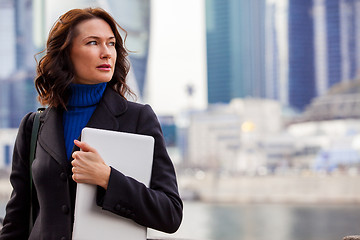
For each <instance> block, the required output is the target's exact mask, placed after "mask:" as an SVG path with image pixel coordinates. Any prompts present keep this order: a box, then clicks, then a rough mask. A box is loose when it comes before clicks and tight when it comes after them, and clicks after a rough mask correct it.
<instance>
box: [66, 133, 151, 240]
mask: <svg viewBox="0 0 360 240" xmlns="http://www.w3.org/2000/svg"><path fill="white" fill-rule="evenodd" d="M81 141H83V142H86V143H88V144H89V145H90V146H92V147H94V148H95V149H96V150H97V151H98V153H99V154H100V155H101V157H102V158H103V159H104V161H105V162H106V164H107V165H109V166H111V167H113V168H115V169H117V170H118V171H120V172H122V173H123V174H124V175H126V176H130V177H132V178H134V179H136V180H138V181H139V182H142V183H143V184H145V185H146V186H147V187H148V186H149V184H150V178H151V169H152V161H153V151H154V138H153V137H151V136H145V135H138V134H130V133H123V132H116V131H108V130H100V129H95V128H87V127H86V128H84V129H83V130H82V133H81ZM146 235H147V229H146V227H143V226H140V225H138V224H137V223H135V222H134V221H133V220H131V219H127V218H123V217H121V216H119V215H116V214H114V213H111V212H109V211H106V210H102V209H101V207H99V206H98V205H97V204H96V186H94V185H90V184H77V189H76V200H75V216H74V228H73V239H74V240H99V239H106V240H112V239H126V240H145V239H146Z"/></svg>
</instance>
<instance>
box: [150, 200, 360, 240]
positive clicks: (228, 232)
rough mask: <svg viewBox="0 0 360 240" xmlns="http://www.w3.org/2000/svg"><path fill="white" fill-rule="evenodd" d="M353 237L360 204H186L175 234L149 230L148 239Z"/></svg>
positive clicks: (315, 239)
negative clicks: (179, 225) (180, 223)
mask: <svg viewBox="0 0 360 240" xmlns="http://www.w3.org/2000/svg"><path fill="white" fill-rule="evenodd" d="M354 234H360V204H359V205H355V204H349V205H348V204H341V205H334V204H332V205H330V204H329V205H327V204H319V205H309V204H303V205H299V204H297V205H292V204H240V205H222V204H206V203H197V202H185V205H184V220H183V223H182V226H181V227H180V229H179V230H178V232H176V233H175V234H173V235H165V234H161V233H159V232H155V231H149V237H163V238H175V237H176V238H184V239H195V240H264V239H266V240H342V238H343V237H344V236H347V235H354Z"/></svg>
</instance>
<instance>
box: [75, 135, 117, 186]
mask: <svg viewBox="0 0 360 240" xmlns="http://www.w3.org/2000/svg"><path fill="white" fill-rule="evenodd" d="M74 144H75V145H76V146H78V147H79V148H81V150H82V151H75V152H73V154H72V157H73V158H74V160H73V161H72V162H71V164H72V166H73V168H72V172H73V176H72V178H73V179H74V181H75V182H77V183H88V184H94V185H99V186H100V187H103V188H104V189H107V186H108V183H109V177H110V171H111V169H110V167H109V166H108V165H106V164H105V162H104V160H103V159H102V158H101V156H100V155H99V153H98V152H97V151H96V149H95V148H92V147H91V146H89V144H87V143H85V142H80V141H78V140H75V141H74Z"/></svg>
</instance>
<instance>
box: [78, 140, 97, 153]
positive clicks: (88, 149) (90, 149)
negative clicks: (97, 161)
mask: <svg viewBox="0 0 360 240" xmlns="http://www.w3.org/2000/svg"><path fill="white" fill-rule="evenodd" d="M74 144H75V145H76V146H78V147H79V148H81V150H83V151H84V152H94V153H96V152H97V151H96V149H95V148H93V147H91V146H90V145H89V144H87V143H86V142H80V141H79V140H74Z"/></svg>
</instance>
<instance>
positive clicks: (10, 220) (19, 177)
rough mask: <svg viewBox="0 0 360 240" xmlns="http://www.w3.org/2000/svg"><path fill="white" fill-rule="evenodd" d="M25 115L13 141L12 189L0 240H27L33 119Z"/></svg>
mask: <svg viewBox="0 0 360 240" xmlns="http://www.w3.org/2000/svg"><path fill="white" fill-rule="evenodd" d="M30 115H31V113H29V114H27V115H26V116H25V117H24V118H23V120H22V121H21V124H20V127H19V130H18V134H17V137H16V141H15V146H14V152H13V159H12V170H11V174H10V183H11V185H12V187H13V190H12V193H11V197H10V200H9V202H8V204H7V206H6V215H5V218H4V221H3V227H2V229H1V232H0V240H5V239H19V240H21V239H28V236H29V232H28V231H29V218H30V181H29V179H30V175H29V149H30V137H31V129H32V122H33V118H32V117H30Z"/></svg>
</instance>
